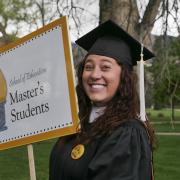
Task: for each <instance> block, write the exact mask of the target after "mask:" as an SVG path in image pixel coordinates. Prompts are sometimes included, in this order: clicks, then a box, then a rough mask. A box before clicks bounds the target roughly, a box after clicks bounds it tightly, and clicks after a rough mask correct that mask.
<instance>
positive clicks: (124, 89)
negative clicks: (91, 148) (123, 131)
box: [76, 56, 154, 145]
mask: <svg viewBox="0 0 180 180" xmlns="http://www.w3.org/2000/svg"><path fill="white" fill-rule="evenodd" d="M86 57H87V56H86ZM86 57H85V58H84V60H83V61H81V62H80V64H79V66H78V71H77V77H78V84H77V89H76V90H77V96H78V103H79V118H80V123H81V132H80V136H81V137H83V138H84V139H86V140H87V141H91V140H93V139H97V138H100V137H103V136H106V135H108V134H111V132H112V131H113V130H114V129H115V128H117V127H118V126H120V125H121V124H122V123H123V122H125V121H127V120H130V119H139V117H138V115H139V96H138V92H137V75H136V73H135V72H134V71H133V70H132V69H131V68H129V67H128V66H126V65H122V64H119V65H120V66H121V69H122V71H121V76H120V85H119V87H118V90H117V92H116V94H115V96H114V97H113V99H112V100H111V101H110V102H108V104H107V106H106V109H105V111H104V114H103V115H101V116H99V117H98V118H97V120H96V121H95V122H94V123H93V127H92V128H91V129H90V132H89V131H88V132H87V131H86V127H87V124H88V120H89V116H90V112H91V108H92V103H91V101H90V99H89V98H88V96H87V95H86V93H85V90H84V87H83V84H82V74H83V70H84V65H85V60H86ZM143 124H144V123H143ZM144 126H145V128H146V129H147V132H148V134H149V137H150V142H151V145H152V144H153V143H154V131H153V129H152V127H151V126H150V124H149V123H146V124H144Z"/></svg>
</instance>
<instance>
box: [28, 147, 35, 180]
mask: <svg viewBox="0 0 180 180" xmlns="http://www.w3.org/2000/svg"><path fill="white" fill-rule="evenodd" d="M27 149H28V159H29V172H30V180H36V170H35V164H34V154H33V146H32V144H29V145H27Z"/></svg>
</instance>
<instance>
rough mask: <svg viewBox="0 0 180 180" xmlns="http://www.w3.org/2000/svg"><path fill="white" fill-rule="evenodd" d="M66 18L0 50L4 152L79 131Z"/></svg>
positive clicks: (0, 134)
mask: <svg viewBox="0 0 180 180" xmlns="http://www.w3.org/2000/svg"><path fill="white" fill-rule="evenodd" d="M73 70H74V68H73V63H72V55H71V44H70V41H69V36H68V27H67V19H66V17H62V18H60V19H58V20H56V21H54V22H52V23H50V24H48V25H46V26H44V27H43V28H41V29H39V30H37V31H35V32H33V33H31V34H29V35H27V36H25V37H23V38H21V39H18V40H17V41H15V42H14V43H11V44H9V45H7V46H5V47H2V48H1V49H0V150H2V149H8V148H11V147H16V146H20V145H25V144H30V143H33V142H38V141H42V140H46V139H50V138H54V137H58V136H65V135H68V134H73V133H75V132H76V130H77V126H78V115H77V100H76V95H75V87H74V72H73Z"/></svg>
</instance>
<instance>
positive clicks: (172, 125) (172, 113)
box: [170, 95, 175, 129]
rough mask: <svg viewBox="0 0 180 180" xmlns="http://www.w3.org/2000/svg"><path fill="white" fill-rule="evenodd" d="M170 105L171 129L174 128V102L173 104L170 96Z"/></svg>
mask: <svg viewBox="0 0 180 180" xmlns="http://www.w3.org/2000/svg"><path fill="white" fill-rule="evenodd" d="M170 104H171V127H172V129H175V128H174V112H173V111H174V102H173V96H172V95H171V96H170Z"/></svg>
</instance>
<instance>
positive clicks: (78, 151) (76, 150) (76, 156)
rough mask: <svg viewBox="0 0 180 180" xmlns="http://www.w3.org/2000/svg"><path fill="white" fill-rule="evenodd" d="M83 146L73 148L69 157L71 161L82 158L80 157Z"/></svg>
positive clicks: (82, 152)
mask: <svg viewBox="0 0 180 180" xmlns="http://www.w3.org/2000/svg"><path fill="white" fill-rule="evenodd" d="M84 150H85V148H84V145H83V144H78V145H77V146H75V147H74V148H73V149H72V151H71V157H72V159H79V158H81V157H82V155H83V154H84Z"/></svg>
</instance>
